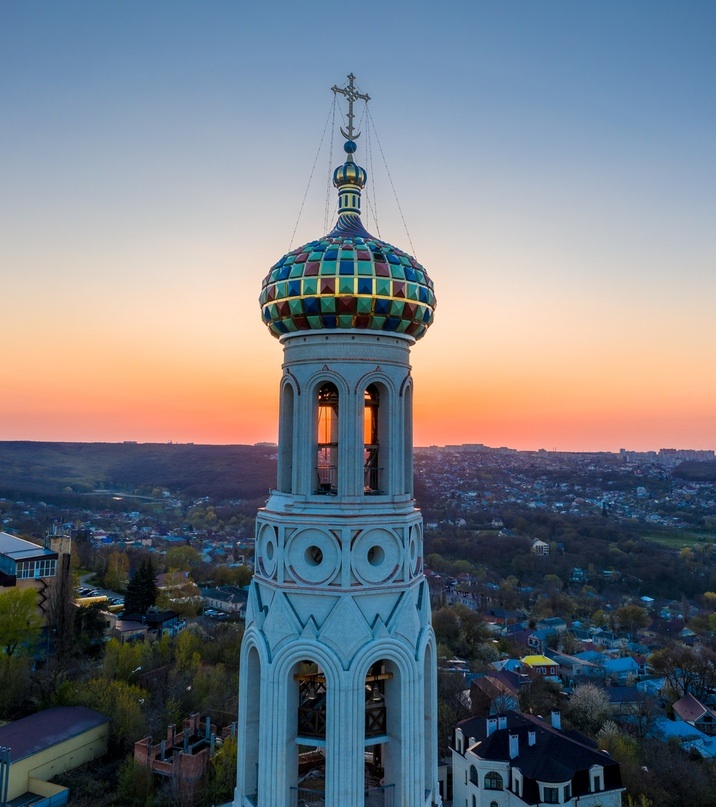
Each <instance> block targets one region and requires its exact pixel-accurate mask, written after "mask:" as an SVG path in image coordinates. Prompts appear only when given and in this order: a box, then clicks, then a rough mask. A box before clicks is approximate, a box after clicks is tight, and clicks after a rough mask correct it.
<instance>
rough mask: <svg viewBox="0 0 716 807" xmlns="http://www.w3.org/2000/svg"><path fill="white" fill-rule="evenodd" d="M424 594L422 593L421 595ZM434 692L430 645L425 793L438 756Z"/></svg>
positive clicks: (425, 711)
mask: <svg viewBox="0 0 716 807" xmlns="http://www.w3.org/2000/svg"><path fill="white" fill-rule="evenodd" d="M426 593H427V592H425V591H423V595H425V594H426ZM436 690H437V687H436V682H434V681H433V648H432V645H431V644H427V645H426V647H425V658H424V660H423V742H424V743H425V745H424V746H423V760H424V762H423V764H424V766H425V790H426V792H427V791H429V790H432V788H433V787H435V782H434V779H433V773H434V770H433V769H434V767H435V760H436V759H437V756H438V749H437V727H436V725H435V712H436V711H437V704H436V702H435V700H434V699H436ZM433 795H434V794H433ZM443 795H445V794H443Z"/></svg>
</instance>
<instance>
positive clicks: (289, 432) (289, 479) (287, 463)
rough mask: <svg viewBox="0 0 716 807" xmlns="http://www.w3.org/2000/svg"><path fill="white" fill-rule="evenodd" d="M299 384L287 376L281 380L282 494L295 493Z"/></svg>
mask: <svg viewBox="0 0 716 807" xmlns="http://www.w3.org/2000/svg"><path fill="white" fill-rule="evenodd" d="M298 395H299V389H298V384H297V383H296V381H295V379H294V378H293V376H291V375H289V374H286V375H284V377H283V378H282V379H281V390H280V397H279V421H278V422H279V434H278V446H279V449H278V469H277V486H278V489H279V490H280V491H281V492H282V493H294V492H295V490H294V478H293V466H294V456H295V453H296V441H295V439H294V435H295V432H296V416H297V409H298V406H297V403H298V401H297V399H298Z"/></svg>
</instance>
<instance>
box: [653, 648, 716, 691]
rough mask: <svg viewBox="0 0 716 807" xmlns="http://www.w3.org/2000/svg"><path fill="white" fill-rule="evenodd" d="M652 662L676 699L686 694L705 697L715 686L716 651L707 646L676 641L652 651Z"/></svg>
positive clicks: (655, 670) (656, 671)
mask: <svg viewBox="0 0 716 807" xmlns="http://www.w3.org/2000/svg"><path fill="white" fill-rule="evenodd" d="M649 663H650V664H651V667H652V668H653V670H654V672H655V673H656V674H657V675H663V676H664V677H665V678H666V682H667V684H668V686H669V689H670V690H671V692H672V695H673V697H674V700H677V699H678V698H681V697H683V696H684V695H687V694H691V695H693V696H694V697H695V698H698V699H699V700H703V699H704V698H705V697H706V695H707V694H708V692H709V690H710V689H713V688H714V687H716V652H714V651H713V650H711V649H709V648H708V647H703V646H702V647H688V646H687V645H684V644H674V645H671V646H670V647H665V648H662V649H661V650H657V651H656V652H655V653H653V654H652V655H651V656H650V658H649Z"/></svg>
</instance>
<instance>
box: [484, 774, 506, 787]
mask: <svg viewBox="0 0 716 807" xmlns="http://www.w3.org/2000/svg"><path fill="white" fill-rule="evenodd" d="M502 788H503V784H502V776H501V775H500V774H499V773H497V771H490V772H489V773H486V774H485V790H502Z"/></svg>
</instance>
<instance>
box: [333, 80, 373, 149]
mask: <svg viewBox="0 0 716 807" xmlns="http://www.w3.org/2000/svg"><path fill="white" fill-rule="evenodd" d="M354 81H355V76H354V75H353V73H349V74H348V86H347V87H343V88H341V87H337V86H336V85H335V84H334V85H333V86H332V87H331V89H332V90H333V92H334V93H336V94H338V93H340V94H341V95H345V97H346V99H347V100H348V131H347V132H346V131H344V130H343V128H341V134H342V135H343V137H345V138H346V139H347V140H356V139H357V138H359V137H360V132H356V131H354V129H353V118H354V117H355V115H354V114H353V103H354V102H355V101H357V100H358V99H359V98H360V99H361V101H370V95H365V94H363V93H359V92H358V90H356V88H355V85H354V84H353V82H354Z"/></svg>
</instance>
